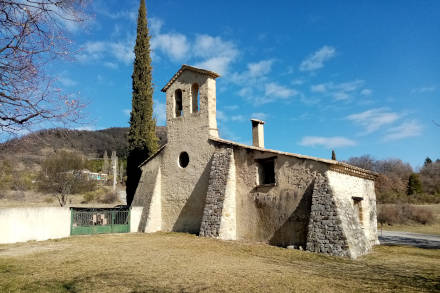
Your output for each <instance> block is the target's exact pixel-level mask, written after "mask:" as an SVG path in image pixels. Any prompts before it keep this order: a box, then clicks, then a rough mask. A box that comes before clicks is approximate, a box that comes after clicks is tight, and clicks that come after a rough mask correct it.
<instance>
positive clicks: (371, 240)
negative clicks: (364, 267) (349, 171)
mask: <svg viewBox="0 0 440 293" xmlns="http://www.w3.org/2000/svg"><path fill="white" fill-rule="evenodd" d="M326 175H327V178H328V182H329V186H330V188H331V189H332V192H333V195H334V197H335V202H336V205H337V207H338V209H339V211H340V214H341V218H342V224H343V228H344V231H345V234H346V235H347V239H348V244H349V246H350V250H352V254H353V256H354V257H357V256H358V255H362V254H365V253H366V252H367V251H369V250H370V249H371V246H372V245H374V244H376V243H377V242H378V237H377V236H378V235H377V216H376V194H375V191H374V181H373V180H370V179H364V178H359V177H355V176H350V175H346V174H341V173H338V172H335V171H331V170H329V171H327V172H326ZM353 197H355V198H362V200H361V201H360V202H359V204H360V205H361V207H362V208H361V213H362V215H361V216H358V210H357V208H356V207H355V206H354V200H353ZM360 219H362V222H361V221H360Z"/></svg>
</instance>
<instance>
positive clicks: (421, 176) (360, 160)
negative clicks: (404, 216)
mask: <svg viewBox="0 0 440 293" xmlns="http://www.w3.org/2000/svg"><path fill="white" fill-rule="evenodd" d="M347 163H349V164H351V165H354V166H358V167H361V168H364V169H367V170H371V171H374V172H377V173H379V176H378V178H377V179H376V183H375V187H376V196H377V200H378V202H379V203H394V202H410V203H422V202H427V203H430V202H432V203H438V202H440V159H437V160H435V161H433V160H431V159H430V158H429V157H427V158H426V160H425V162H424V164H423V166H422V167H421V168H420V170H419V171H418V172H415V171H414V170H413V168H412V167H411V165H410V164H408V163H405V162H403V161H402V160H400V159H386V160H375V159H374V158H372V157H371V156H370V155H364V156H361V157H352V158H350V159H348V161H347Z"/></svg>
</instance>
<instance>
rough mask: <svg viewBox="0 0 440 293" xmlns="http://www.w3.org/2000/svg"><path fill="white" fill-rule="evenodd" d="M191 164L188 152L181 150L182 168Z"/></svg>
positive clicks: (180, 162) (180, 160)
mask: <svg viewBox="0 0 440 293" xmlns="http://www.w3.org/2000/svg"><path fill="white" fill-rule="evenodd" d="M188 164H189V156H188V153H187V152H181V153H180V155H179V165H180V167H182V168H186V166H188Z"/></svg>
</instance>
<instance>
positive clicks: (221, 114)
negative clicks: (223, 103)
mask: <svg viewBox="0 0 440 293" xmlns="http://www.w3.org/2000/svg"><path fill="white" fill-rule="evenodd" d="M217 120H219V121H228V120H229V118H228V116H226V114H225V112H223V111H221V110H217Z"/></svg>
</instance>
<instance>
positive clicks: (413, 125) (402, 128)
mask: <svg viewBox="0 0 440 293" xmlns="http://www.w3.org/2000/svg"><path fill="white" fill-rule="evenodd" d="M422 129H423V127H422V125H421V124H420V123H419V122H417V121H416V120H412V121H406V122H403V123H402V124H400V125H399V126H396V127H392V128H390V129H388V130H387V134H386V135H385V137H384V140H385V141H392V140H399V139H404V138H408V137H414V136H419V135H421V134H422Z"/></svg>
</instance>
